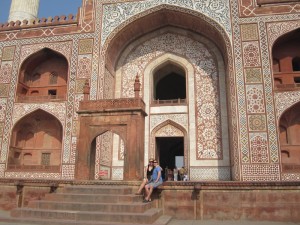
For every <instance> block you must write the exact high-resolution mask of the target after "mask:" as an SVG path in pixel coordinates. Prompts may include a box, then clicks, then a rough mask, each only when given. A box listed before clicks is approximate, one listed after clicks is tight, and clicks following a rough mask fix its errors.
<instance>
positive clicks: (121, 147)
mask: <svg viewBox="0 0 300 225" xmlns="http://www.w3.org/2000/svg"><path fill="white" fill-rule="evenodd" d="M118 152H119V153H118V156H119V157H118V159H119V160H124V153H125V144H124V141H123V140H122V139H120V145H119V150H118Z"/></svg>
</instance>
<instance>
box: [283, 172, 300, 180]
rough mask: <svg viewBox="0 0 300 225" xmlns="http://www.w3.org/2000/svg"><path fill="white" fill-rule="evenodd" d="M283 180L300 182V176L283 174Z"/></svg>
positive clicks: (297, 174)
mask: <svg viewBox="0 0 300 225" xmlns="http://www.w3.org/2000/svg"><path fill="white" fill-rule="evenodd" d="M281 179H282V180H283V181H300V174H299V173H296V174H293V173H284V174H282V176H281Z"/></svg>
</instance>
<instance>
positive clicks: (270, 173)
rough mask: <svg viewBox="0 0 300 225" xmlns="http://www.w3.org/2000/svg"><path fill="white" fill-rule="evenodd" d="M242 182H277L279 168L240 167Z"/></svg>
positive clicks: (276, 165) (261, 166) (267, 166)
mask: <svg viewBox="0 0 300 225" xmlns="http://www.w3.org/2000/svg"><path fill="white" fill-rule="evenodd" d="M242 173H243V181H266V180H268V181H279V180H280V168H279V165H278V164H266V165H264V164H251V165H246V164H245V165H242Z"/></svg>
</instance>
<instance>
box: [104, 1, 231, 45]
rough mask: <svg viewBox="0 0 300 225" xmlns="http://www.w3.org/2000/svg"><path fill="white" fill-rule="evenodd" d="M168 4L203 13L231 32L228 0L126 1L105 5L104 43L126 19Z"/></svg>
mask: <svg viewBox="0 0 300 225" xmlns="http://www.w3.org/2000/svg"><path fill="white" fill-rule="evenodd" d="M161 4H168V5H174V6H179V7H182V8H186V9H191V10H194V11H196V12H200V13H203V14H204V15H206V16H208V17H209V18H212V19H214V20H215V21H216V22H217V23H219V24H221V26H222V27H224V28H225V30H226V31H227V33H228V35H230V34H231V24H230V10H229V1H228V0H207V1H205V2H204V1H202V0H147V1H136V2H135V1H132V2H126V3H115V4H106V5H104V6H103V21H102V31H103V32H102V38H101V43H102V45H103V44H104V42H105V40H106V39H107V37H108V36H109V35H110V33H111V32H112V31H113V30H114V29H115V28H116V27H118V26H120V25H121V24H122V23H123V22H124V21H126V20H128V19H130V18H131V17H133V16H135V15H137V14H139V13H141V12H143V11H146V10H149V9H150V10H151V8H153V7H155V6H158V5H161Z"/></svg>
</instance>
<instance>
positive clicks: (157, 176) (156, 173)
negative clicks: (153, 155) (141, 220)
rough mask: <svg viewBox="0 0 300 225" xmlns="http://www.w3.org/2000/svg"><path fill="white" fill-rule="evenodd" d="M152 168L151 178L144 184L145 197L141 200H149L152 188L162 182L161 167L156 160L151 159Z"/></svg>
mask: <svg viewBox="0 0 300 225" xmlns="http://www.w3.org/2000/svg"><path fill="white" fill-rule="evenodd" d="M153 164H154V170H153V173H152V178H151V180H150V181H149V183H148V184H147V185H146V186H145V193H146V197H145V199H144V201H143V202H151V194H152V192H153V189H154V188H157V187H158V186H159V185H161V184H162V182H163V181H162V177H161V167H160V166H159V165H158V164H157V161H156V160H154V161H153Z"/></svg>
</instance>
